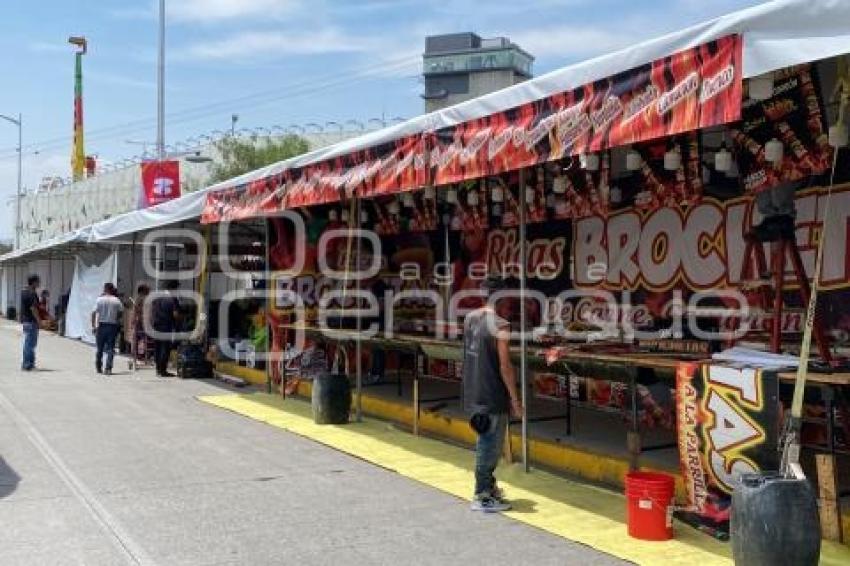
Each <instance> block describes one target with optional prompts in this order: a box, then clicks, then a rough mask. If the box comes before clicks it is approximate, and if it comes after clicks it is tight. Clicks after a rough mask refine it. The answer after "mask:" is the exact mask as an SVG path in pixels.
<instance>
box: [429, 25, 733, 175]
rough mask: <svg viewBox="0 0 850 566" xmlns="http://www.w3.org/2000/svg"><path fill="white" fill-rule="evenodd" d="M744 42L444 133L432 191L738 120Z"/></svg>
mask: <svg viewBox="0 0 850 566" xmlns="http://www.w3.org/2000/svg"><path fill="white" fill-rule="evenodd" d="M741 83H742V81H741V40H740V37H739V36H727V37H723V38H720V39H718V40H716V41H712V42H710V43H706V44H704V45H700V46H698V47H694V48H692V49H688V50H686V51H681V52H679V53H675V54H673V55H671V56H669V57H666V58H664V59H661V60H658V61H654V62H652V63H650V64H647V65H643V66H641V67H637V68H634V69H631V70H629V71H625V72H623V73H620V74H618V75H615V76H613V77H608V78H606V79H602V80H600V81H596V82H595V83H592V84H587V85H584V86H582V87H580V88H577V89H574V90H572V91H568V92H562V93H558V94H556V95H553V96H550V97H548V98H545V99H542V100H538V101H535V102H533V103H529V104H525V105H523V106H520V107H518V108H513V109H511V110H507V111H505V112H500V113H497V114H493V115H490V116H487V117H485V118H481V119H479V120H472V121H469V122H465V123H463V124H458V125H456V126H453V127H450V128H444V129H442V130H438V131H437V132H436V133H435V136H434V146H433V147H432V148H431V152H430V164H431V169H432V171H431V174H432V179H433V184H435V185H444V184H449V183H457V182H459V181H463V180H466V179H472V178H477V177H481V176H484V175H494V174H498V173H502V172H505V171H510V170H513V169H518V168H520V167H528V166H531V165H535V164H537V163H542V162H545V161H550V160H554V159H560V158H562V157H566V156H569V155H577V154H580V153H590V152H598V151H602V150H605V149H608V148H611V147H616V146H621V145H627V144H631V143H636V142H641V141H647V140H651V139H655V138H660V137H665V136H671V135H676V134H681V133H683V132H688V131H692V130H696V129H699V128H705V127H708V126H715V125H718V124H724V123H727V122H732V121H735V120H738V119H739V118H740V116H741Z"/></svg>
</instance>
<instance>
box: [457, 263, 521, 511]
mask: <svg viewBox="0 0 850 566" xmlns="http://www.w3.org/2000/svg"><path fill="white" fill-rule="evenodd" d="M481 288H482V289H483V290H484V291H485V293H486V295H487V297H488V299H489V298H490V297H491V296H492V295H493V294H494V293H496V292H497V291H500V290H503V289H505V282H504V280H503V279H502V278H500V277H496V276H488V277H487V278H486V279H485V280H484V282H483V283H482V285H481ZM463 408H464V411H466V413H467V414H469V415H470V417H471V418H470V425H471V426H472V428H473V429H474V430H475V432H476V433H477V434H478V441H477V443H476V445H475V497H474V498H473V501H472V509H473V510H475V511H484V512H491V513H492V512H498V511H506V510H508V509H510V508H511V506H510V504H508V503H507V502H506V501H505V500H504V499H503V497H502V493H501V490H499V488H498V487H497V486H496V478H495V477H493V472H494V471H495V470H496V465H497V464H498V463H499V455H500V454H501V451H502V446H503V445H504V442H505V433H506V431H507V428H508V420H509V418H510V415H511V414H513V415H514V416H516V417H519V416H520V414H521V413H522V407H521V405H520V401H519V397H518V396H517V390H516V371H515V369H514V367H513V365H512V364H511V359H510V324H509V323H508V321H507V320H505V319H504V318H503V317H502V316H499V314H498V313H497V312H496V309H495V308H494V305H492V304H490V302H488V304H487V305H485V306H483V307H481V308H479V309H476V310H474V311H472V312H471V313H469V314H468V315H466V318H465V320H464V324H463Z"/></svg>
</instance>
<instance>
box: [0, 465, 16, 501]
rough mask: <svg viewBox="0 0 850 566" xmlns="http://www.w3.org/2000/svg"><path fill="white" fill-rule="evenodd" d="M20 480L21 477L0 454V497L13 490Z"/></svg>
mask: <svg viewBox="0 0 850 566" xmlns="http://www.w3.org/2000/svg"><path fill="white" fill-rule="evenodd" d="M20 481H21V477H20V476H19V475H18V474H17V473H15V470H13V469H12V468H10V467H9V465H8V464H6V460H5V459H4V458H3V457H2V456H0V499H2V498H4V497H6V496H7V495H9V494H10V493H12V492H13V491H15V489H17V487H18V483H19V482H20Z"/></svg>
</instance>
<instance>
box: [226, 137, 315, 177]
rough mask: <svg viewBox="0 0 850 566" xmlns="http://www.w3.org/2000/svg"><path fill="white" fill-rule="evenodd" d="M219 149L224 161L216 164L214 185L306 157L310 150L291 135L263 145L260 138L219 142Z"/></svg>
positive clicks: (227, 139)
mask: <svg viewBox="0 0 850 566" xmlns="http://www.w3.org/2000/svg"><path fill="white" fill-rule="evenodd" d="M216 149H218V151H219V153H220V154H221V160H220V161H219V160H216V163H214V164H213V167H212V175H211V177H210V181H211V182H213V183H217V182H219V181H225V180H227V179H232V178H233V177H236V176H239V175H242V174H243V173H247V172H249V171H253V170H254V169H259V168H260V167H264V166H266V165H270V164H272V163H276V162H278V161H283V160H284V159H289V158H290V157H295V156H296V155H301V154H302V153H306V152H307V150H308V149H310V146H309V144H308V143H307V140H305V139H304V138H302V137H300V136H295V135H288V136H284V137H282V138H277V139H272V138H268V139H266V140H263V141H258V140H257V139H256V138H247V139H245V138H235V137H229V138H224V139H222V140H220V141H218V142H217V143H216Z"/></svg>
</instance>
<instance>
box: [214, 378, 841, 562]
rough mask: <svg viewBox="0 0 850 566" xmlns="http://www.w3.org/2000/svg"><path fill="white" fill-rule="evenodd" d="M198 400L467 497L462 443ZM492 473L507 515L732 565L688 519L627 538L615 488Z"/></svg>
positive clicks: (640, 555) (305, 408)
mask: <svg viewBox="0 0 850 566" xmlns="http://www.w3.org/2000/svg"><path fill="white" fill-rule="evenodd" d="M200 399H201V400H202V401H204V402H206V403H210V404H212V405H215V406H218V407H221V408H225V409H228V410H231V411H234V412H237V413H239V414H242V415H245V416H248V417H250V418H252V419H255V420H259V421H262V422H266V423H268V424H270V425H272V426H276V427H278V428H281V429H284V430H287V431H290V432H293V433H295V434H299V435H301V436H305V437H307V438H310V439H313V440H315V441H317V442H321V443H322V444H325V445H327V446H330V447H332V448H335V449H337V450H340V451H343V452H346V453H348V454H352V455H354V456H357V457H358V458H362V459H364V460H366V461H369V462H372V463H374V464H377V465H379V466H381V467H384V468H387V469H391V470H394V471H396V472H398V473H400V474H402V475H403V476H405V477H409V478H411V479H414V480H417V481H420V482H422V483H424V484H427V485H430V486H432V487H435V488H437V489H440V490H442V491H445V492H447V493H450V494H453V495H455V496H457V497H460V498H463V499H468V498H469V495H470V491H471V487H472V481H473V476H472V454H471V453H470V452H469V451H468V450H465V449H463V448H459V447H456V446H452V445H447V444H445V443H441V442H438V441H435V440H431V439H428V438H423V437H415V436H413V435H411V434H408V433H405V432H402V431H399V430H397V429H395V428H394V427H392V426H389V425H388V424H387V423H383V422H380V421H373V420H366V421H364V422H362V423H351V424H349V425H345V426H327V425H325V426H322V425H316V424H315V423H313V421H312V419H311V418H310V414H309V405H307V404H306V403H303V402H299V401H296V400H288V401H285V402H284V401H282V400H281V399H280V398H279V397H276V396H270V395H265V394H262V393H255V394H249V395H216V396H209V397H201V398H200ZM497 475H498V476H499V481H500V482H501V484H502V485H503V486H504V487H505V489H506V491H507V493H508V495H509V497H510V499H511V500H512V501H513V502H514V505H515V510H514V511H511V512H510V513H507V515H508V516H509V517H511V518H513V519H515V520H517V521H520V522H523V523H526V524H528V525H532V526H534V527H538V528H541V529H544V530H546V531H548V532H550V533H553V534H555V535H558V536H562V537H565V538H568V539H570V540H574V541H577V542H580V543H583V544H587V545H589V546H592V547H593V548H596V549H598V550H600V551H602V552H606V553H609V554H612V555H615V556H618V557H620V558H623V559H625V560H631V561H634V562H637V563H640V564H659V563H660V562H659V561H663V563H665V564H682V565H689V566H690V565H692V564H694V563H699V564H700V566H708V565H710V564H731V560H730V557H729V556H730V555H729V552H730V551H729V547H728V545H725V544H722V543H719V542H717V541H714V540H713V539H710V538H709V537H706V536H704V535H702V534H700V533H698V532H697V531H695V530H693V529H691V528H689V527H687V526H683V525H677V527H676V539H675V540H672V541H667V542H661V543H649V542H644V541H639V540H636V539H632V538H630V537H628V536H627V535H626V532H625V525H624V523H623V518H624V513H625V499H624V498H623V497H622V496H621V495H618V494H616V493H613V492H610V491H607V490H604V489H601V488H596V487H593V486H588V485H585V484H581V483H578V482H575V481H570V480H567V479H564V478H560V477H557V476H554V475H552V474H548V473H546V472H541V471H536V470H535V471H533V472H532V473H531V474H524V473H523V472H522V471H521V469H520V467H519V466H512V467H504V468H500V470H499V471H498V472H497ZM848 556H850V553H848Z"/></svg>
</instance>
